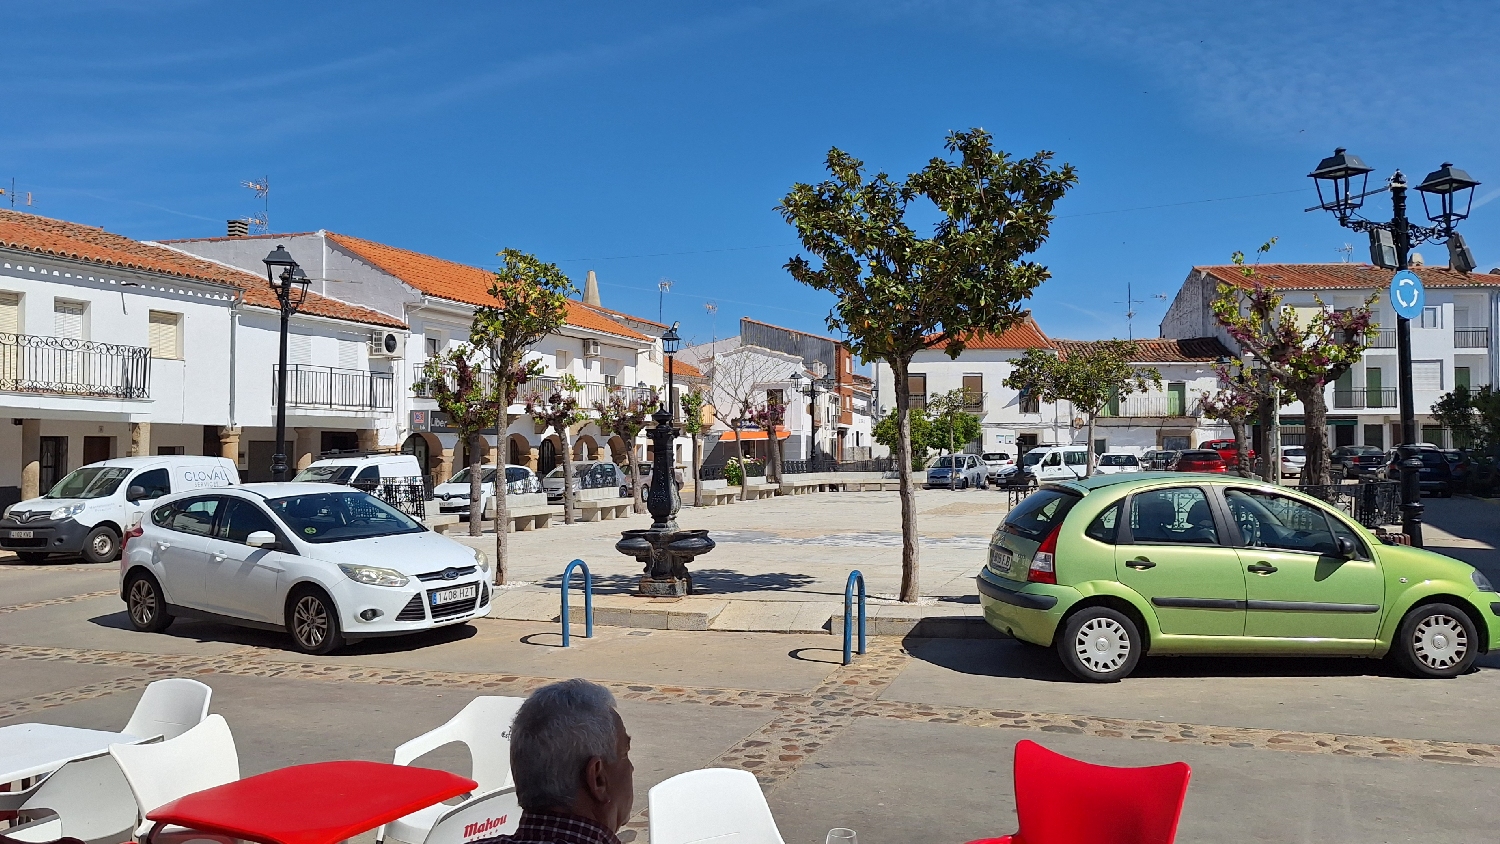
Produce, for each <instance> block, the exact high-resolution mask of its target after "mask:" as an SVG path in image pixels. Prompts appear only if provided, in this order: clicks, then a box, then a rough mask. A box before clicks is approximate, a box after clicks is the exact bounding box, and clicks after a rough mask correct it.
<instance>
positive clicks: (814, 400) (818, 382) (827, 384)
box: [792, 372, 834, 469]
mask: <svg viewBox="0 0 1500 844" xmlns="http://www.w3.org/2000/svg"><path fill="white" fill-rule="evenodd" d="M792 382H793V383H794V384H796V385H797V392H799V393H802V394H803V395H805V396H807V398H808V415H809V416H811V417H812V448H811V449H809V451H808V459H809V462H811V463H813V464H814V466H813V467H812V468H814V469H816V464H817V462H818V390H819V389H822V390H823V391H824V392H828V391H830V390H832V389H833V386H834V380H833V379H832V378H828V377H823V378H808V377H807V376H806V375H803V374H802V373H800V372H797V373H793V375H792Z"/></svg>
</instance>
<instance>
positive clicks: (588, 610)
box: [562, 560, 864, 653]
mask: <svg viewBox="0 0 1500 844" xmlns="http://www.w3.org/2000/svg"><path fill="white" fill-rule="evenodd" d="M580 566H582V567H583V638H585V639H592V638H594V576H593V575H592V574H590V573H589V564H588V563H585V562H584V561H583V560H574V561H573V562H571V563H568V567H567V568H566V569H563V580H562V640H563V643H562V646H563V647H565V648H566V647H567V646H568V636H569V629H568V590H569V588H570V587H571V585H572V581H573V569H576V568H578V567H580ZM860 588H861V591H860V597H861V598H863V596H864V591H863V586H861V587H860ZM860 653H864V651H860Z"/></svg>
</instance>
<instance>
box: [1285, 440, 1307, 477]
mask: <svg viewBox="0 0 1500 844" xmlns="http://www.w3.org/2000/svg"><path fill="white" fill-rule="evenodd" d="M1305 468H1307V449H1306V448H1304V447H1303V446H1300V445H1285V446H1282V447H1281V476H1282V477H1283V478H1300V477H1302V470H1303V469H1305Z"/></svg>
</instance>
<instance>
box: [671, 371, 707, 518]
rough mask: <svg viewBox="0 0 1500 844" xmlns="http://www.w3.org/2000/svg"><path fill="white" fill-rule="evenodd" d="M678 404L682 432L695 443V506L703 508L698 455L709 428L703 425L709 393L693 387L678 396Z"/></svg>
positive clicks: (693, 461)
mask: <svg viewBox="0 0 1500 844" xmlns="http://www.w3.org/2000/svg"><path fill="white" fill-rule="evenodd" d="M677 402H678V404H680V405H682V432H683V433H685V434H687V435H688V438H689V439H691V440H692V443H693V454H692V463H693V506H694V507H702V506H703V481H702V479H700V478H699V477H698V472H699V470H700V469H701V468H702V466H701V465H700V458H699V455H698V449H699V441H700V440H701V439H703V433H704V431H706V430H707V426H705V425H704V424H703V409H704V408H705V407H706V406H707V405H708V393H707V392H705V391H704V390H703V388H702V387H693V388H692V389H691V390H687V391H685V392H682V393H680V394H679V395H678V396H677Z"/></svg>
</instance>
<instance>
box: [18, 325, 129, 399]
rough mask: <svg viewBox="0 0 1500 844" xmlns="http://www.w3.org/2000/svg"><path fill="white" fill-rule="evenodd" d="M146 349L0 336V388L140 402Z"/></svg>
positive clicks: (77, 341) (42, 338)
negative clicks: (138, 400) (137, 400)
mask: <svg viewBox="0 0 1500 844" xmlns="http://www.w3.org/2000/svg"><path fill="white" fill-rule="evenodd" d="M150 384H151V350H150V349H149V348H146V347H144V346H116V345H112V344H110V343H95V342H92V341H89V340H73V339H69V338H66V337H37V336H34V335H31V334H3V333H0V390H5V391H7V392H14V393H49V394H52V395H64V396H99V397H103V398H112V399H144V398H149V397H150V394H151V390H150Z"/></svg>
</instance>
